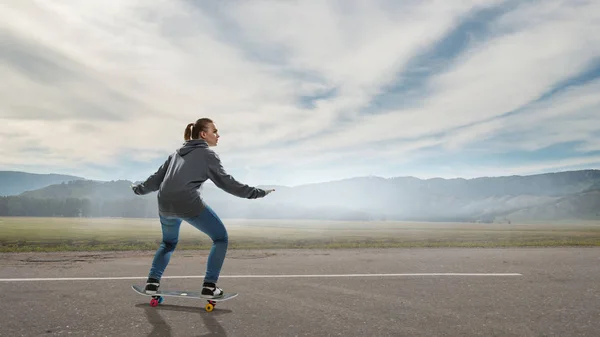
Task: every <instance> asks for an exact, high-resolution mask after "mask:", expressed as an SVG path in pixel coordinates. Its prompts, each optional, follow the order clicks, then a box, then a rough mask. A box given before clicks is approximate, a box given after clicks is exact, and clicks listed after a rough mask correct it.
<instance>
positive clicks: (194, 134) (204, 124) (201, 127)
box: [183, 118, 213, 142]
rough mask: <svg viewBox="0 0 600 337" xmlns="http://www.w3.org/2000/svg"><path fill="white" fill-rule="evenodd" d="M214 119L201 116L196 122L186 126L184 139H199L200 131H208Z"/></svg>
mask: <svg viewBox="0 0 600 337" xmlns="http://www.w3.org/2000/svg"><path fill="white" fill-rule="evenodd" d="M212 122H213V121H212V120H211V119H210V118H200V119H199V120H197V121H196V123H190V124H188V125H187V126H186V128H185V131H184V132H183V139H185V141H186V142H187V141H188V140H190V139H198V138H199V137H200V131H207V128H208V124H210V123H212Z"/></svg>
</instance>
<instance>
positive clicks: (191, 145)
mask: <svg viewBox="0 0 600 337" xmlns="http://www.w3.org/2000/svg"><path fill="white" fill-rule="evenodd" d="M206 148H208V143H207V142H206V141H205V140H203V139H192V140H189V141H187V142H185V143H183V146H181V147H180V148H179V149H177V153H178V154H179V155H180V156H182V157H183V156H185V155H186V154H188V153H190V152H192V151H194V150H195V149H206Z"/></svg>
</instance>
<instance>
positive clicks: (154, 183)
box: [132, 139, 267, 218]
mask: <svg viewBox="0 0 600 337" xmlns="http://www.w3.org/2000/svg"><path fill="white" fill-rule="evenodd" d="M207 179H210V180H211V181H212V182H214V183H215V185H217V187H219V188H221V189H222V190H224V191H225V192H228V193H230V194H233V195H235V196H237V197H240V198H247V199H256V198H262V197H264V196H265V195H266V194H267V193H266V191H265V190H263V189H260V188H255V187H251V186H248V185H245V184H242V183H240V182H238V181H236V180H235V179H234V178H233V177H232V176H231V175H229V174H228V173H227V172H225V169H224V168H223V166H222V165H221V160H220V159H219V156H218V155H217V154H216V153H215V152H214V151H213V150H211V149H209V148H208V144H207V143H206V141H204V140H202V139H192V140H190V141H187V142H185V143H184V144H183V146H182V147H181V148H179V149H177V150H176V151H175V152H174V153H172V154H171V155H169V157H168V158H167V160H166V161H165V162H164V164H162V166H161V167H160V168H159V169H158V170H157V171H156V172H155V173H154V174H152V175H151V176H150V177H148V179H146V181H144V182H143V183H141V184H138V185H134V186H133V187H132V189H133V191H134V193H135V194H138V195H144V194H148V193H150V192H154V191H158V210H159V213H160V214H161V215H163V216H173V217H180V218H184V217H193V216H196V215H198V214H200V212H202V210H204V205H205V204H204V201H203V200H202V198H201V197H200V192H199V190H198V189H199V188H200V187H201V186H202V184H203V183H204V182H205V181H206V180H207Z"/></svg>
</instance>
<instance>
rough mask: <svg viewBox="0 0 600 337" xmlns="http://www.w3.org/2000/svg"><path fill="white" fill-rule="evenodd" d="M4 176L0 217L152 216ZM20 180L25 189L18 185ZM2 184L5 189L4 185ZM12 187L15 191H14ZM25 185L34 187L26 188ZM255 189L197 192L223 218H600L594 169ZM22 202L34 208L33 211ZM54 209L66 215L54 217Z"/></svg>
mask: <svg viewBox="0 0 600 337" xmlns="http://www.w3.org/2000/svg"><path fill="white" fill-rule="evenodd" d="M5 174H6V173H5V172H0V191H3V193H6V192H5V191H16V192H17V193H15V194H16V195H12V196H10V197H4V198H2V200H3V201H2V202H0V215H16V216H18V215H40V216H125V217H155V216H156V215H157V208H156V193H152V194H150V195H146V196H137V195H134V194H133V192H132V191H131V188H130V185H131V183H132V182H130V181H127V180H117V181H108V182H102V181H92V180H86V179H83V178H80V177H71V176H57V175H48V176H45V175H37V176H32V175H28V174H26V173H24V172H21V175H15V174H14V173H11V174H12V176H11V177H12V178H6V177H5V176H4V175H5ZM21 177H22V179H24V182H27V184H25V183H23V184H19V179H21ZM52 179H55V180H52ZM61 179H62V181H61ZM8 180H10V185H8V186H5V185H4V184H5V181H8ZM42 185H45V186H43V187H41V186H42ZM19 186H22V188H21V191H19V190H18V187H19ZM31 186H37V187H40V188H37V189H32V188H31ZM259 187H263V188H276V192H274V193H273V194H271V195H269V196H267V197H266V198H263V199H256V200H247V199H241V198H238V197H235V196H233V195H230V194H228V193H226V192H224V191H222V190H220V189H218V188H216V187H215V186H214V185H212V184H205V185H204V186H203V188H202V190H201V194H202V197H203V199H204V200H205V201H206V202H207V203H208V204H209V205H211V207H212V208H213V209H214V210H215V211H216V212H217V213H218V214H219V215H220V216H221V217H224V218H247V219H256V218H263V219H267V218H279V219H285V218H287V219H328V220H363V221H364V220H407V221H468V222H511V221H553V220H570V219H581V220H600V216H599V214H598V213H599V212H600V170H579V171H567V172H555V173H544V174H537V175H528V176H503V177H484V178H474V179H462V178H456V179H442V178H434V179H418V178H414V177H395V178H381V177H356V178H350V179H343V180H338V181H331V182H325V183H315V184H307V185H301V186H295V187H286V186H259ZM25 189H27V191H25ZM69 200H70V201H69ZM67 201H69V202H70V203H71V204H70V206H69V205H67ZM2 203H4V204H2ZM26 203H35V206H32V205H29V206H27V205H26ZM11 205H12V206H11ZM61 205H62V206H61ZM61 207H64V209H65V210H62V211H61V209H62V208H61ZM32 209H38V211H37V213H36V214H31V212H33V210H32ZM41 209H45V210H46V211H40V210H41ZM67 209H68V211H67ZM3 212H4V213H7V214H2V213H3ZM48 212H51V213H52V214H47V213H48ZM67 213H68V214H67Z"/></svg>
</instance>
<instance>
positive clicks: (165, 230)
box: [148, 216, 181, 281]
mask: <svg viewBox="0 0 600 337" xmlns="http://www.w3.org/2000/svg"><path fill="white" fill-rule="evenodd" d="M160 224H161V227H162V243H161V244H160V247H158V249H157V250H156V254H155V255H154V260H153V261H152V267H151V268H150V274H149V275H148V278H152V279H154V280H157V281H160V278H161V277H162V275H163V273H164V271H165V269H166V268H167V265H168V264H169V261H170V260H171V255H172V254H173V251H174V250H175V247H177V242H178V241H179V227H180V226H181V219H178V218H167V217H163V216H160Z"/></svg>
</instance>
